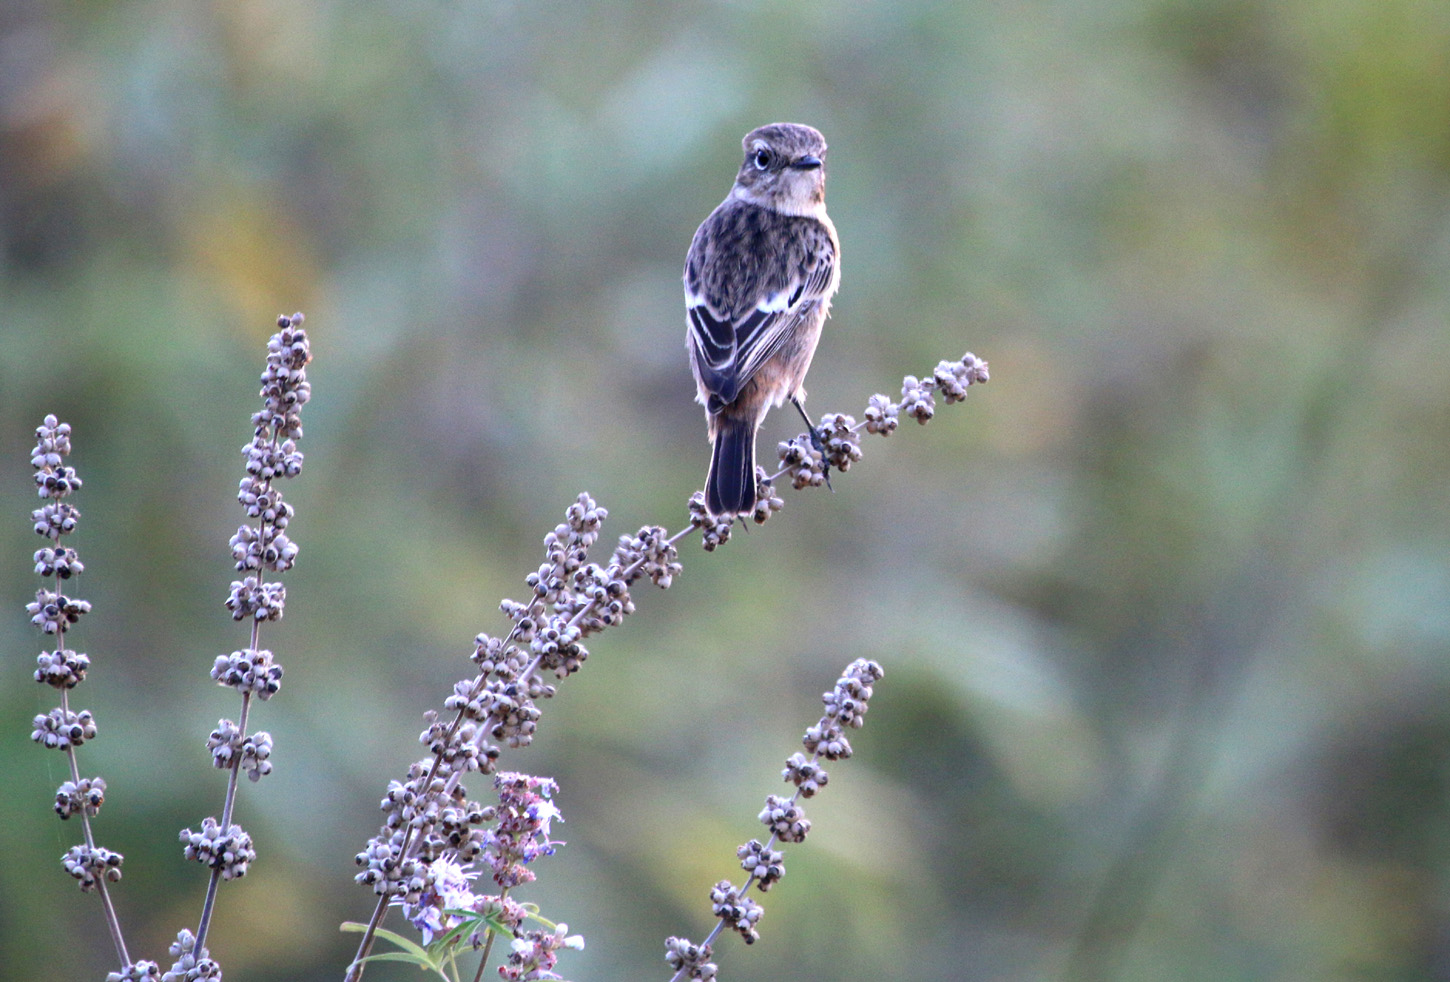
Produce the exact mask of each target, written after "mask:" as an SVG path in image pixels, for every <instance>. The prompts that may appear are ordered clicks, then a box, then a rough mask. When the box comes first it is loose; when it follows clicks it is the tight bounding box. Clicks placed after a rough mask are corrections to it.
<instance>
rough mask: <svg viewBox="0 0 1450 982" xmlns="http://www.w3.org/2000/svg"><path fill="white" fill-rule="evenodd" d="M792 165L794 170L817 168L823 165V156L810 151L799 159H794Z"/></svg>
mask: <svg viewBox="0 0 1450 982" xmlns="http://www.w3.org/2000/svg"><path fill="white" fill-rule="evenodd" d="M790 166H791V168H792V169H793V170H815V169H816V168H817V167H819V166H821V158H820V157H817V156H816V155H815V154H813V153H808V154H806V155H805V156H804V157H801V158H800V159H798V160H792V161H791V162H790Z"/></svg>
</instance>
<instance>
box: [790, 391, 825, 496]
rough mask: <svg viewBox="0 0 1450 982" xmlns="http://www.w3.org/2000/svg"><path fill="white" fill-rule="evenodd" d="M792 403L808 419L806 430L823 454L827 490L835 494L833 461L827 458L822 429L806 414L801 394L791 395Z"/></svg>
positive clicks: (823, 473) (802, 417)
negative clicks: (832, 472)
mask: <svg viewBox="0 0 1450 982" xmlns="http://www.w3.org/2000/svg"><path fill="white" fill-rule="evenodd" d="M790 404H791V405H792V406H794V407H795V408H796V412H798V413H800V414H801V419H803V420H805V421H806V432H808V433H809V434H810V435H811V446H813V447H815V448H816V452H817V453H819V454H820V455H821V464H822V465H823V467H824V470H822V471H821V473H822V475H824V477H825V479H826V490H827V491H830V492H832V493H833V494H834V493H835V490H836V489H835V488H833V487H831V462H830V461H829V460H827V459H826V441H825V440H823V439H821V432H820V430H818V429H816V424H814V423H812V422H811V418H810V417H809V416H807V415H806V407H805V406H804V405H803V404H802V403H801V400H800V396H791V397H790Z"/></svg>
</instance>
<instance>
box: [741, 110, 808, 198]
mask: <svg viewBox="0 0 1450 982" xmlns="http://www.w3.org/2000/svg"><path fill="white" fill-rule="evenodd" d="M741 145H742V146H743V147H744V148H745V161H744V163H742V164H741V165H740V173H739V174H738V175H736V177H735V188H734V190H733V191H731V196H732V197H734V198H736V199H737V200H740V201H748V202H750V203H752V204H757V205H760V206H762V207H764V208H769V209H771V210H772V211H778V212H780V213H782V214H786V215H813V216H820V215H821V214H822V213H824V211H825V207H826V138H825V137H823V136H821V134H820V131H819V130H816V129H814V128H813V127H810V126H804V125H802V124H800V123H771V124H770V125H768V126H761V127H759V128H758V129H753V130H751V131H750V132H749V133H747V134H745V139H744V140H742V141H741Z"/></svg>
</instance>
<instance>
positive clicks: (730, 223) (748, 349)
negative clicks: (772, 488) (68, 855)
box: [685, 123, 841, 517]
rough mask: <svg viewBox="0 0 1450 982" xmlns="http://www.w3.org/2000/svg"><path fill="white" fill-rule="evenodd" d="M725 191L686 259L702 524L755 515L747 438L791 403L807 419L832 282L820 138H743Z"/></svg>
mask: <svg viewBox="0 0 1450 982" xmlns="http://www.w3.org/2000/svg"><path fill="white" fill-rule="evenodd" d="M742 146H743V147H744V148H745V161H744V162H743V163H742V164H741V165H740V173H739V174H737V175H736V177H735V186H734V187H733V188H731V189H730V194H729V195H728V196H727V197H726V198H725V200H724V201H722V202H721V203H720V205H719V207H717V208H716V209H715V210H714V211H712V212H711V213H710V217H709V218H706V219H705V221H704V222H702V223H701V225H700V227H699V229H698V230H697V231H696V232H695V239H694V241H693V242H692V243H690V252H689V255H688V256H687V257H686V258H685V307H686V311H687V315H688V316H687V328H688V330H687V331H686V345H687V347H688V348H689V352H690V367H691V369H692V370H693V371H694V374H695V386H696V389H697V396H696V398H697V399H698V400H699V402H700V403H701V404H703V405H704V407H705V420H706V422H707V424H708V426H709V433H710V441H711V444H712V447H711V454H710V472H709V474H708V476H707V477H706V478H705V507H706V509H708V511H709V512H710V514H711V515H715V516H717V517H718V516H726V515H729V516H734V515H745V514H749V513H751V512H752V511H754V509H755V431H756V430H757V429H759V428H760V423H761V420H763V419H764V418H765V414H766V412H767V411H768V410H769V409H770V407H772V406H779V405H780V404H781V403H783V402H785V400H787V399H789V400H791V402H792V403H794V405H795V407H796V409H798V410H800V414H801V416H802V418H804V419H805V420H806V426H807V427H809V428H810V430H811V439H812V441H813V442H815V443H816V444H817V446H818V448H819V442H820V441H819V437H818V436H817V434H816V431H815V428H814V427H812V426H811V422H810V417H808V416H806V413H805V407H804V406H803V405H802V404H801V401H802V400H803V399H805V396H806V391H805V388H804V387H803V386H804V383H805V378H806V370H807V369H809V368H810V366H811V356H812V355H814V354H815V352H816V343H817V342H818V341H819V340H820V338H821V325H822V324H823V323H825V320H826V315H827V314H828V313H829V312H830V307H831V297H832V296H833V295H834V294H835V292H836V288H837V286H839V285H840V282H841V266H840V259H841V247H840V243H839V242H838V241H837V239H836V227H835V226H834V225H832V224H831V220H830V218H828V217H827V216H826V168H825V163H826V141H825V138H824V137H822V136H821V134H820V133H819V132H818V131H817V130H815V129H812V128H811V127H809V126H802V125H800V124H799V123H772V124H770V125H769V126H762V127H760V128H759V129H755V130H751V131H750V132H749V133H747V134H746V135H745V139H744V140H743V141H742Z"/></svg>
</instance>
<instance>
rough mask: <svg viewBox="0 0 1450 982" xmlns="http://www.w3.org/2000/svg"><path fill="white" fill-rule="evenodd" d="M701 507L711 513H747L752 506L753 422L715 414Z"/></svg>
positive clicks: (753, 496)
mask: <svg viewBox="0 0 1450 982" xmlns="http://www.w3.org/2000/svg"><path fill="white" fill-rule="evenodd" d="M705 508H706V509H707V510H708V511H709V512H710V514H711V515H715V516H716V517H719V516H722V515H748V514H750V513H751V512H753V511H754V510H755V424H754V423H753V422H752V421H751V420H747V419H731V418H730V417H728V416H720V417H717V418H716V430H715V446H714V447H713V448H712V449H711V452H710V473H709V475H708V476H707V477H706V478H705Z"/></svg>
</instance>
